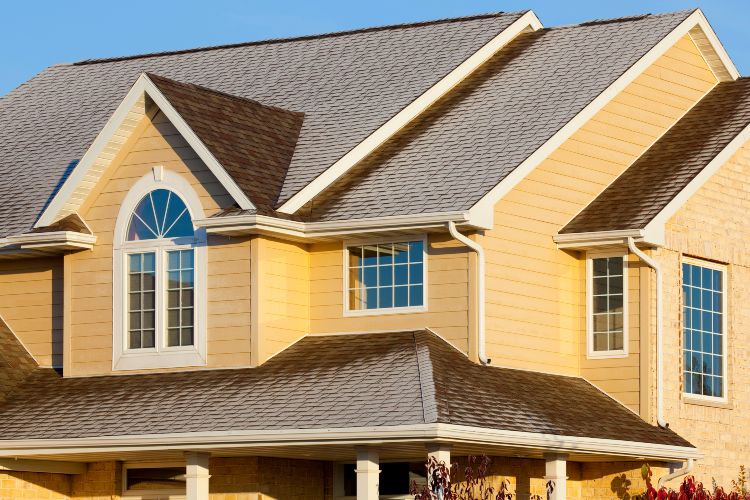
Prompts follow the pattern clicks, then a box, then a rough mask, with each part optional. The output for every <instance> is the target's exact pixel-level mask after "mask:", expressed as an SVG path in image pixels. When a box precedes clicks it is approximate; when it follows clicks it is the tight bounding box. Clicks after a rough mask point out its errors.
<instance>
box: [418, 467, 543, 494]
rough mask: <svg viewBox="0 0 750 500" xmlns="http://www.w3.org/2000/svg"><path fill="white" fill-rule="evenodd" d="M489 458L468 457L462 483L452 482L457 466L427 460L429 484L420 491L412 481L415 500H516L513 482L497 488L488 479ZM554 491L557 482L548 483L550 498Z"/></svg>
mask: <svg viewBox="0 0 750 500" xmlns="http://www.w3.org/2000/svg"><path fill="white" fill-rule="evenodd" d="M490 463H491V461H490V458H489V457H487V456H483V457H469V458H468V460H467V464H466V466H465V467H464V468H463V477H462V480H461V481H460V482H458V483H456V484H452V483H451V480H450V478H451V475H452V474H453V475H454V476H455V474H456V473H457V472H458V470H459V466H458V463H454V464H452V465H451V466H448V465H447V464H445V463H444V462H440V461H438V460H437V459H436V458H435V457H430V458H429V460H427V464H426V466H427V485H424V486H422V487H421V488H420V487H419V486H418V485H417V483H416V482H412V484H411V489H410V493H411V494H412V495H414V500H513V498H515V494H514V493H512V492H511V491H510V481H508V480H507V479H505V480H503V481H502V482H501V483H500V487H499V488H497V489H495V487H494V486H492V485H491V483H490V481H489V480H488V479H487V473H488V471H489V468H490ZM553 490H554V482H552V481H549V482H548V483H547V498H549V497H550V494H551V493H552V491H553ZM530 500H542V498H541V497H540V496H539V495H532V496H531V498H530Z"/></svg>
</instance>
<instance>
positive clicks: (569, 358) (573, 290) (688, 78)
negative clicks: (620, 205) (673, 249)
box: [478, 36, 717, 410]
mask: <svg viewBox="0 0 750 500" xmlns="http://www.w3.org/2000/svg"><path fill="white" fill-rule="evenodd" d="M716 83H717V81H716V79H715V77H714V76H713V74H712V73H711V71H710V70H709V68H708V66H707V64H706V62H705V61H704V60H703V58H702V56H701V55H700V53H699V52H698V49H697V48H696V47H695V44H694V43H693V42H692V40H691V39H690V38H689V37H687V36H686V37H685V38H683V39H682V40H680V41H679V42H678V43H677V44H676V45H675V46H674V47H672V48H671V49H670V50H669V51H668V52H667V53H666V54H665V55H664V56H662V57H661V58H660V59H659V60H658V61H657V62H655V63H654V64H653V65H652V66H651V67H649V68H648V69H647V70H646V71H645V72H644V73H643V74H642V75H640V76H639V77H638V78H637V79H636V80H635V81H634V82H632V83H631V84H630V85H628V86H627V87H626V88H625V89H624V90H623V91H621V92H620V94H618V96H617V97H615V98H614V99H613V101H611V102H610V103H608V104H607V105H606V106H605V107H604V108H603V109H602V110H601V111H600V112H599V113H597V114H596V115H595V116H594V117H593V118H591V119H590V120H589V121H588V122H587V123H586V124H584V125H583V127H581V129H579V130H578V131H577V132H576V133H575V134H574V135H573V136H572V137H571V138H570V139H568V140H567V141H566V142H565V143H564V144H562V145H561V146H560V147H559V148H558V149H557V150H556V151H555V152H553V153H552V154H551V155H550V157H549V158H547V159H546V160H545V161H544V162H543V163H542V164H541V165H539V166H538V167H537V168H536V169H535V170H534V171H533V172H532V173H531V174H529V175H528V176H527V177H526V178H525V179H524V180H523V181H521V182H520V183H519V184H518V185H517V186H516V187H515V188H514V189H513V190H512V191H511V192H510V193H508V195H506V196H505V198H503V199H502V200H501V201H500V202H499V203H498V204H497V205H496V207H495V227H494V228H493V229H492V230H490V231H488V232H486V234H485V235H484V236H483V237H481V236H480V237H479V238H478V241H480V242H481V243H482V244H483V245H484V246H485V248H486V249H487V260H488V271H487V273H488V274H487V276H488V281H487V307H488V311H487V312H488V319H487V324H488V332H487V333H488V355H489V357H490V358H492V360H493V364H498V365H503V366H510V367H517V368H527V369H535V370H544V371H551V372H556V373H563V374H572V375H578V374H583V375H584V376H587V377H591V378H592V379H594V380H596V382H597V384H599V385H600V386H602V387H606V388H607V389H608V390H609V391H611V394H612V395H613V396H615V397H617V398H618V399H620V400H621V401H623V402H625V403H626V404H628V406H630V407H631V408H633V409H635V410H637V409H638V406H639V405H638V397H637V396H636V393H637V392H638V391H639V382H638V357H639V356H638V351H639V349H638V348H637V346H634V345H633V342H631V344H630V347H631V356H630V359H628V360H621V359H619V360H618V359H615V360H596V361H593V360H592V361H588V360H586V359H585V357H586V351H585V348H584V347H585V323H584V318H585V316H584V313H583V311H584V310H585V300H584V299H585V289H583V288H582V287H583V286H584V285H585V281H584V277H585V267H584V263H583V260H582V256H581V255H578V254H577V253H571V252H564V251H560V250H558V249H557V248H556V246H555V244H554V243H553V241H552V237H553V235H554V234H556V233H557V231H558V230H559V229H560V228H562V227H563V226H564V225H565V224H566V223H567V222H568V221H569V220H570V219H571V218H572V217H573V216H574V215H575V214H576V213H578V212H579V211H580V210H581V209H582V208H583V207H585V206H586V205H587V204H588V203H590V202H591V201H592V200H593V199H594V197H596V195H597V194H599V193H600V192H601V191H602V190H603V189H604V188H605V187H606V186H607V185H608V184H609V183H611V182H612V180H613V179H614V178H616V177H617V176H618V175H619V174H621V173H622V172H623V171H624V169H625V168H626V167H627V166H628V165H630V164H631V163H632V162H633V161H634V160H635V159H636V158H637V157H638V156H639V155H640V154H642V153H643V152H644V151H645V149H646V148H648V146H649V145H651V144H652V143H653V142H654V141H655V140H656V139H658V138H659V137H660V136H661V135H662V134H663V133H664V132H665V131H666V130H667V129H668V128H669V127H670V126H671V125H673V124H674V123H675V121H676V120H677V119H678V118H679V117H680V116H682V115H683V114H684V113H685V112H686V111H687V110H688V109H689V108H690V107H692V106H693V105H694V104H695V103H696V102H697V101H698V100H699V99H700V98H701V97H702V96H703V95H705V94H706V93H707V92H708V91H709V90H710V89H711V88H712V87H713V86H714V85H715V84H716ZM637 283H638V279H637V276H635V275H634V276H632V277H631V288H632V287H633V286H636V287H637ZM636 299H637V292H636V289H632V290H631V295H630V302H631V318H630V325H631V339H634V340H636V342H635V343H636V344H637V327H638V318H637V308H635V307H632V306H633V301H634V300H636ZM612 377H614V378H612Z"/></svg>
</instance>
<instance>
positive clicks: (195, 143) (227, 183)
mask: <svg viewBox="0 0 750 500" xmlns="http://www.w3.org/2000/svg"><path fill="white" fill-rule="evenodd" d="M144 93H146V94H148V96H149V97H151V99H152V100H153V101H154V103H155V104H156V105H157V106H158V107H159V109H160V110H161V111H162V112H163V113H164V115H166V117H167V118H168V119H169V120H170V121H171V122H172V124H173V125H174V126H175V128H176V129H177V130H178V131H179V132H180V134H181V135H182V136H183V138H184V139H185V140H186V141H187V143H188V144H189V145H190V146H191V147H192V148H193V150H194V151H195V152H196V154H197V155H198V156H199V157H200V159H201V160H203V162H204V163H205V164H206V166H208V168H209V169H210V170H211V172H213V174H214V175H215V176H216V178H217V179H218V180H219V182H220V183H221V184H222V185H223V186H224V188H225V189H226V190H227V192H229V194H230V195H231V196H232V198H233V199H234V200H235V201H236V202H237V204H238V205H239V206H240V208H242V209H243V210H253V209H254V208H255V207H254V206H253V204H252V202H251V201H250V200H249V198H248V197H247V195H246V194H245V193H244V192H243V191H242V190H241V189H240V187H239V186H238V185H237V183H236V182H235V181H234V179H232V177H231V176H230V175H229V174H228V173H227V172H226V170H224V167H222V166H221V164H220V163H219V162H218V160H217V159H216V158H215V157H214V155H213V154H212V153H211V152H210V151H209V150H208V148H207V147H206V146H205V145H204V144H203V142H202V141H201V140H200V139H198V136H197V135H196V134H195V132H193V130H192V129H191V128H190V127H189V126H188V125H187V123H186V122H185V120H183V118H182V117H181V116H180V115H179V113H177V111H176V110H175V109H174V107H173V106H172V105H171V104H170V103H169V101H167V99H166V98H165V97H164V95H163V94H162V93H161V91H159V89H158V88H157V87H156V85H154V83H153V82H152V81H151V80H150V79H149V78H148V76H147V75H146V74H145V73H142V74H141V76H139V77H138V80H136V82H135V84H133V87H132V88H131V89H130V91H129V92H128V94H127V95H126V96H125V98H124V99H123V100H122V102H121V103H120V105H119V106H118V107H117V109H116V110H115V112H114V113H113V114H112V116H111V117H110V118H109V120H108V121H107V124H106V125H105V126H104V128H102V130H101V131H100V132H99V135H97V137H96V139H95V140H94V142H93V143H92V144H91V146H90V147H89V149H88V150H87V151H86V153H85V154H84V155H83V157H82V158H81V160H80V161H79V162H78V164H77V165H76V166H75V168H74V169H73V171H72V172H71V174H70V175H69V176H68V178H67V179H66V180H65V183H63V185H62V187H61V188H60V190H59V191H58V192H57V194H55V197H54V198H53V199H52V201H51V202H50V204H49V205H48V206H47V208H46V209H45V210H44V212H43V213H42V215H41V217H39V220H38V221H37V222H36V224H34V227H35V228H40V227H47V226H49V225H51V224H52V223H54V222H55V221H56V220H57V217H58V214H60V212H61V211H62V209H63V208H64V206H65V204H66V203H67V201H68V200H69V199H70V198H71V196H72V195H73V194H74V193H75V191H76V189H77V188H78V186H79V185H80V184H81V183H82V182H84V181H85V180H86V177H87V174H88V173H89V171H90V169H91V167H92V166H93V165H94V162H95V161H96V159H97V157H98V156H99V154H100V153H101V152H102V150H103V149H104V148H105V147H106V146H107V144H108V142H109V141H110V139H111V138H112V136H113V135H114V134H115V132H116V131H117V129H118V128H119V126H120V124H121V123H122V122H123V120H125V118H126V117H127V115H128V113H129V112H130V110H131V109H132V108H133V107H134V106H135V104H136V103H137V102H138V100H139V99H140V98H141V96H142V95H143V94H144Z"/></svg>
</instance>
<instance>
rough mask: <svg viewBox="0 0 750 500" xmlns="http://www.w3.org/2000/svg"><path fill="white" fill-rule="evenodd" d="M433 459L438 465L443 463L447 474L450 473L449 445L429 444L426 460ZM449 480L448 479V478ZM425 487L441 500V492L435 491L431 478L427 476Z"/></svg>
mask: <svg viewBox="0 0 750 500" xmlns="http://www.w3.org/2000/svg"><path fill="white" fill-rule="evenodd" d="M430 457H434V458H435V460H437V461H438V463H441V462H442V463H443V464H445V466H446V467H447V468H448V472H449V473H450V470H451V446H450V445H449V444H444V443H429V444H428V445H427V458H428V459H429V458H430ZM427 473H428V474H429V471H427ZM448 479H450V477H449V478H448ZM427 486H428V487H429V488H430V491H432V492H433V493H436V494H437V496H438V498H443V494H444V492H443V491H435V489H434V487H433V485H432V477H430V476H429V475H428V476H427Z"/></svg>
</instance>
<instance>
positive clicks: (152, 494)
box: [121, 462, 187, 500]
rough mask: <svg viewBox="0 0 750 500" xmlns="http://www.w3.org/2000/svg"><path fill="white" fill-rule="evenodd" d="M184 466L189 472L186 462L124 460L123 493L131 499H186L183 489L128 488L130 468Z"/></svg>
mask: <svg viewBox="0 0 750 500" xmlns="http://www.w3.org/2000/svg"><path fill="white" fill-rule="evenodd" d="M177 467H179V468H182V469H184V470H185V471H186V472H187V466H186V464H185V462H123V464H122V495H121V496H123V497H127V498H128V499H129V500H150V499H152V498H158V499H162V498H168V499H169V500H184V499H186V498H187V486H186V491H182V490H167V489H164V490H138V491H132V490H128V469H165V468H177Z"/></svg>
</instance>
